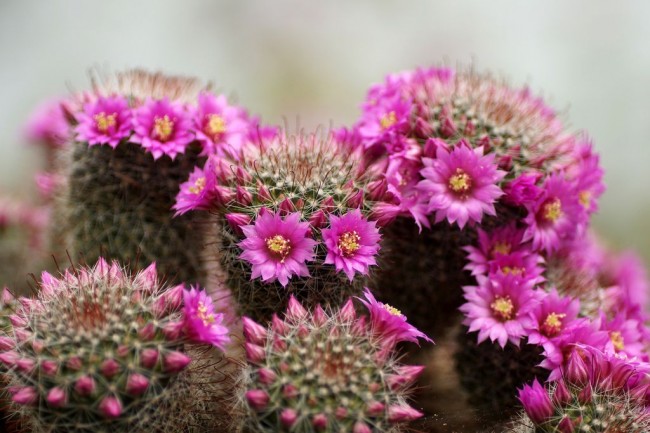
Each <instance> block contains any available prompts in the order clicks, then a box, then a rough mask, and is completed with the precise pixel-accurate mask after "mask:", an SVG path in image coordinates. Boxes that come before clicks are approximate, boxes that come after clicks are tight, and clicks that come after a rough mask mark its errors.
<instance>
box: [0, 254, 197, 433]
mask: <svg viewBox="0 0 650 433" xmlns="http://www.w3.org/2000/svg"><path fill="white" fill-rule="evenodd" d="M39 289H40V292H39V295H38V298H36V299H27V298H23V299H21V302H20V306H19V307H17V308H16V310H15V312H14V313H13V314H11V315H10V316H9V320H10V321H11V323H12V328H11V330H10V331H9V332H8V334H7V336H5V337H3V352H2V353H1V354H0V362H1V363H2V364H3V365H4V367H5V368H6V369H8V372H7V376H8V378H9V380H8V381H9V387H8V390H9V392H10V393H11V399H12V401H13V402H14V404H15V405H16V406H17V408H16V410H18V411H20V413H21V415H22V418H23V420H25V422H26V424H27V427H28V428H30V429H31V431H34V432H79V433H82V432H99V431H103V432H111V431H112V432H167V431H179V429H181V430H182V429H183V428H187V427H189V426H191V425H193V424H194V423H195V422H196V418H197V416H195V415H196V414H195V412H196V411H198V412H200V410H199V409H198V408H196V406H197V405H198V404H199V403H200V402H195V401H194V398H195V396H193V395H192V393H191V392H189V390H190V388H191V387H195V386H198V385H197V384H195V383H192V381H193V380H196V379H197V378H196V377H195V376H197V372H198V371H201V369H196V368H188V366H189V365H190V363H191V362H192V358H191V357H190V356H189V351H188V350H187V343H189V341H188V339H187V338H186V337H185V330H184V326H185V324H184V319H183V315H182V313H181V311H180V308H181V306H182V302H183V290H184V289H183V286H175V287H173V288H170V289H169V290H165V288H164V287H162V286H161V285H160V283H159V281H158V277H157V271H156V268H155V265H150V266H149V267H148V268H147V269H145V270H143V271H141V272H140V273H138V274H136V275H135V276H130V275H129V274H128V272H127V271H126V270H124V269H122V268H121V267H120V265H118V264H117V263H116V262H113V263H108V262H106V261H104V260H103V259H100V260H99V261H98V262H97V264H96V265H95V266H94V267H92V268H85V267H83V268H74V269H71V270H69V271H66V272H65V273H64V274H62V275H61V277H60V278H55V277H54V276H52V275H50V274H48V273H43V276H42V281H41V284H40V287H39ZM193 408H194V409H193ZM181 409H182V411H181ZM184 426H185V427H184ZM197 431H200V430H197Z"/></svg>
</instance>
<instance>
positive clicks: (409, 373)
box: [397, 365, 424, 386]
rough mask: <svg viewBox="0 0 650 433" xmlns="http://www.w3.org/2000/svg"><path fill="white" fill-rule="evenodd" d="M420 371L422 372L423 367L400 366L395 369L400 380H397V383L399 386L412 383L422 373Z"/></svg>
mask: <svg viewBox="0 0 650 433" xmlns="http://www.w3.org/2000/svg"><path fill="white" fill-rule="evenodd" d="M422 371H424V366H423V365H402V366H400V367H397V374H398V375H399V376H400V378H401V379H399V380H397V382H400V386H404V385H408V384H410V383H413V382H415V380H416V379H417V378H418V376H419V375H420V374H421V373H422Z"/></svg>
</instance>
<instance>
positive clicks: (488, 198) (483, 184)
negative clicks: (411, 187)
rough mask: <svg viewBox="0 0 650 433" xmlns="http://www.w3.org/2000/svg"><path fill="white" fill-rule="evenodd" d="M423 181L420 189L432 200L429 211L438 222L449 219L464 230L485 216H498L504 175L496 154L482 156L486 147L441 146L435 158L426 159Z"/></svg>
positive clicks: (424, 160)
mask: <svg viewBox="0 0 650 433" xmlns="http://www.w3.org/2000/svg"><path fill="white" fill-rule="evenodd" d="M422 161H423V162H424V169H422V172H421V174H422V176H423V177H424V179H423V180H422V181H420V183H419V186H418V187H419V189H420V190H421V191H422V192H423V193H424V194H427V195H428V196H429V197H430V198H429V207H428V211H429V212H434V211H435V212H436V222H439V221H442V220H443V219H445V218H447V221H449V222H450V223H454V222H456V223H458V226H459V227H460V228H463V227H465V224H467V222H468V221H476V222H481V219H482V218H483V214H484V213H486V214H488V215H496V210H495V209H494V203H495V201H496V200H497V199H498V198H499V197H500V196H501V195H503V191H502V190H501V188H499V186H498V185H497V182H499V181H500V180H501V179H502V178H503V177H504V176H505V174H506V173H505V172H504V171H502V170H497V167H496V164H494V154H489V155H485V156H483V148H482V147H479V148H476V149H473V150H472V149H470V148H469V147H468V146H465V145H457V146H456V147H455V148H454V149H453V150H452V151H451V152H448V151H447V150H446V149H444V148H443V147H442V146H441V147H438V149H437V150H436V159H431V158H423V159H422Z"/></svg>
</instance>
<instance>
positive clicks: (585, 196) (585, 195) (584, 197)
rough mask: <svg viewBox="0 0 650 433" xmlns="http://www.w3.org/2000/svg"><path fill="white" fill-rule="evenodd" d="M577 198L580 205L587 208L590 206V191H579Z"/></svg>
mask: <svg viewBox="0 0 650 433" xmlns="http://www.w3.org/2000/svg"><path fill="white" fill-rule="evenodd" d="M578 200H580V204H581V205H582V207H584V208H585V209H589V208H590V207H591V192H590V191H580V194H578Z"/></svg>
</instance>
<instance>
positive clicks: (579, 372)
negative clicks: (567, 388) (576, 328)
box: [565, 350, 589, 386]
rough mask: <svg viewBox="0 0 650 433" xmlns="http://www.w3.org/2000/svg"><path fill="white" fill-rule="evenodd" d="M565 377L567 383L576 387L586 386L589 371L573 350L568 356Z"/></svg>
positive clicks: (579, 355)
mask: <svg viewBox="0 0 650 433" xmlns="http://www.w3.org/2000/svg"><path fill="white" fill-rule="evenodd" d="M565 375H566V379H567V380H568V381H569V383H572V384H574V385H578V386H584V385H586V384H587V381H588V380H589V370H588V368H587V364H586V363H585V360H584V359H583V357H582V356H581V354H580V352H579V350H573V351H572V352H571V353H570V354H569V358H568V360H567V364H566V372H565Z"/></svg>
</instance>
